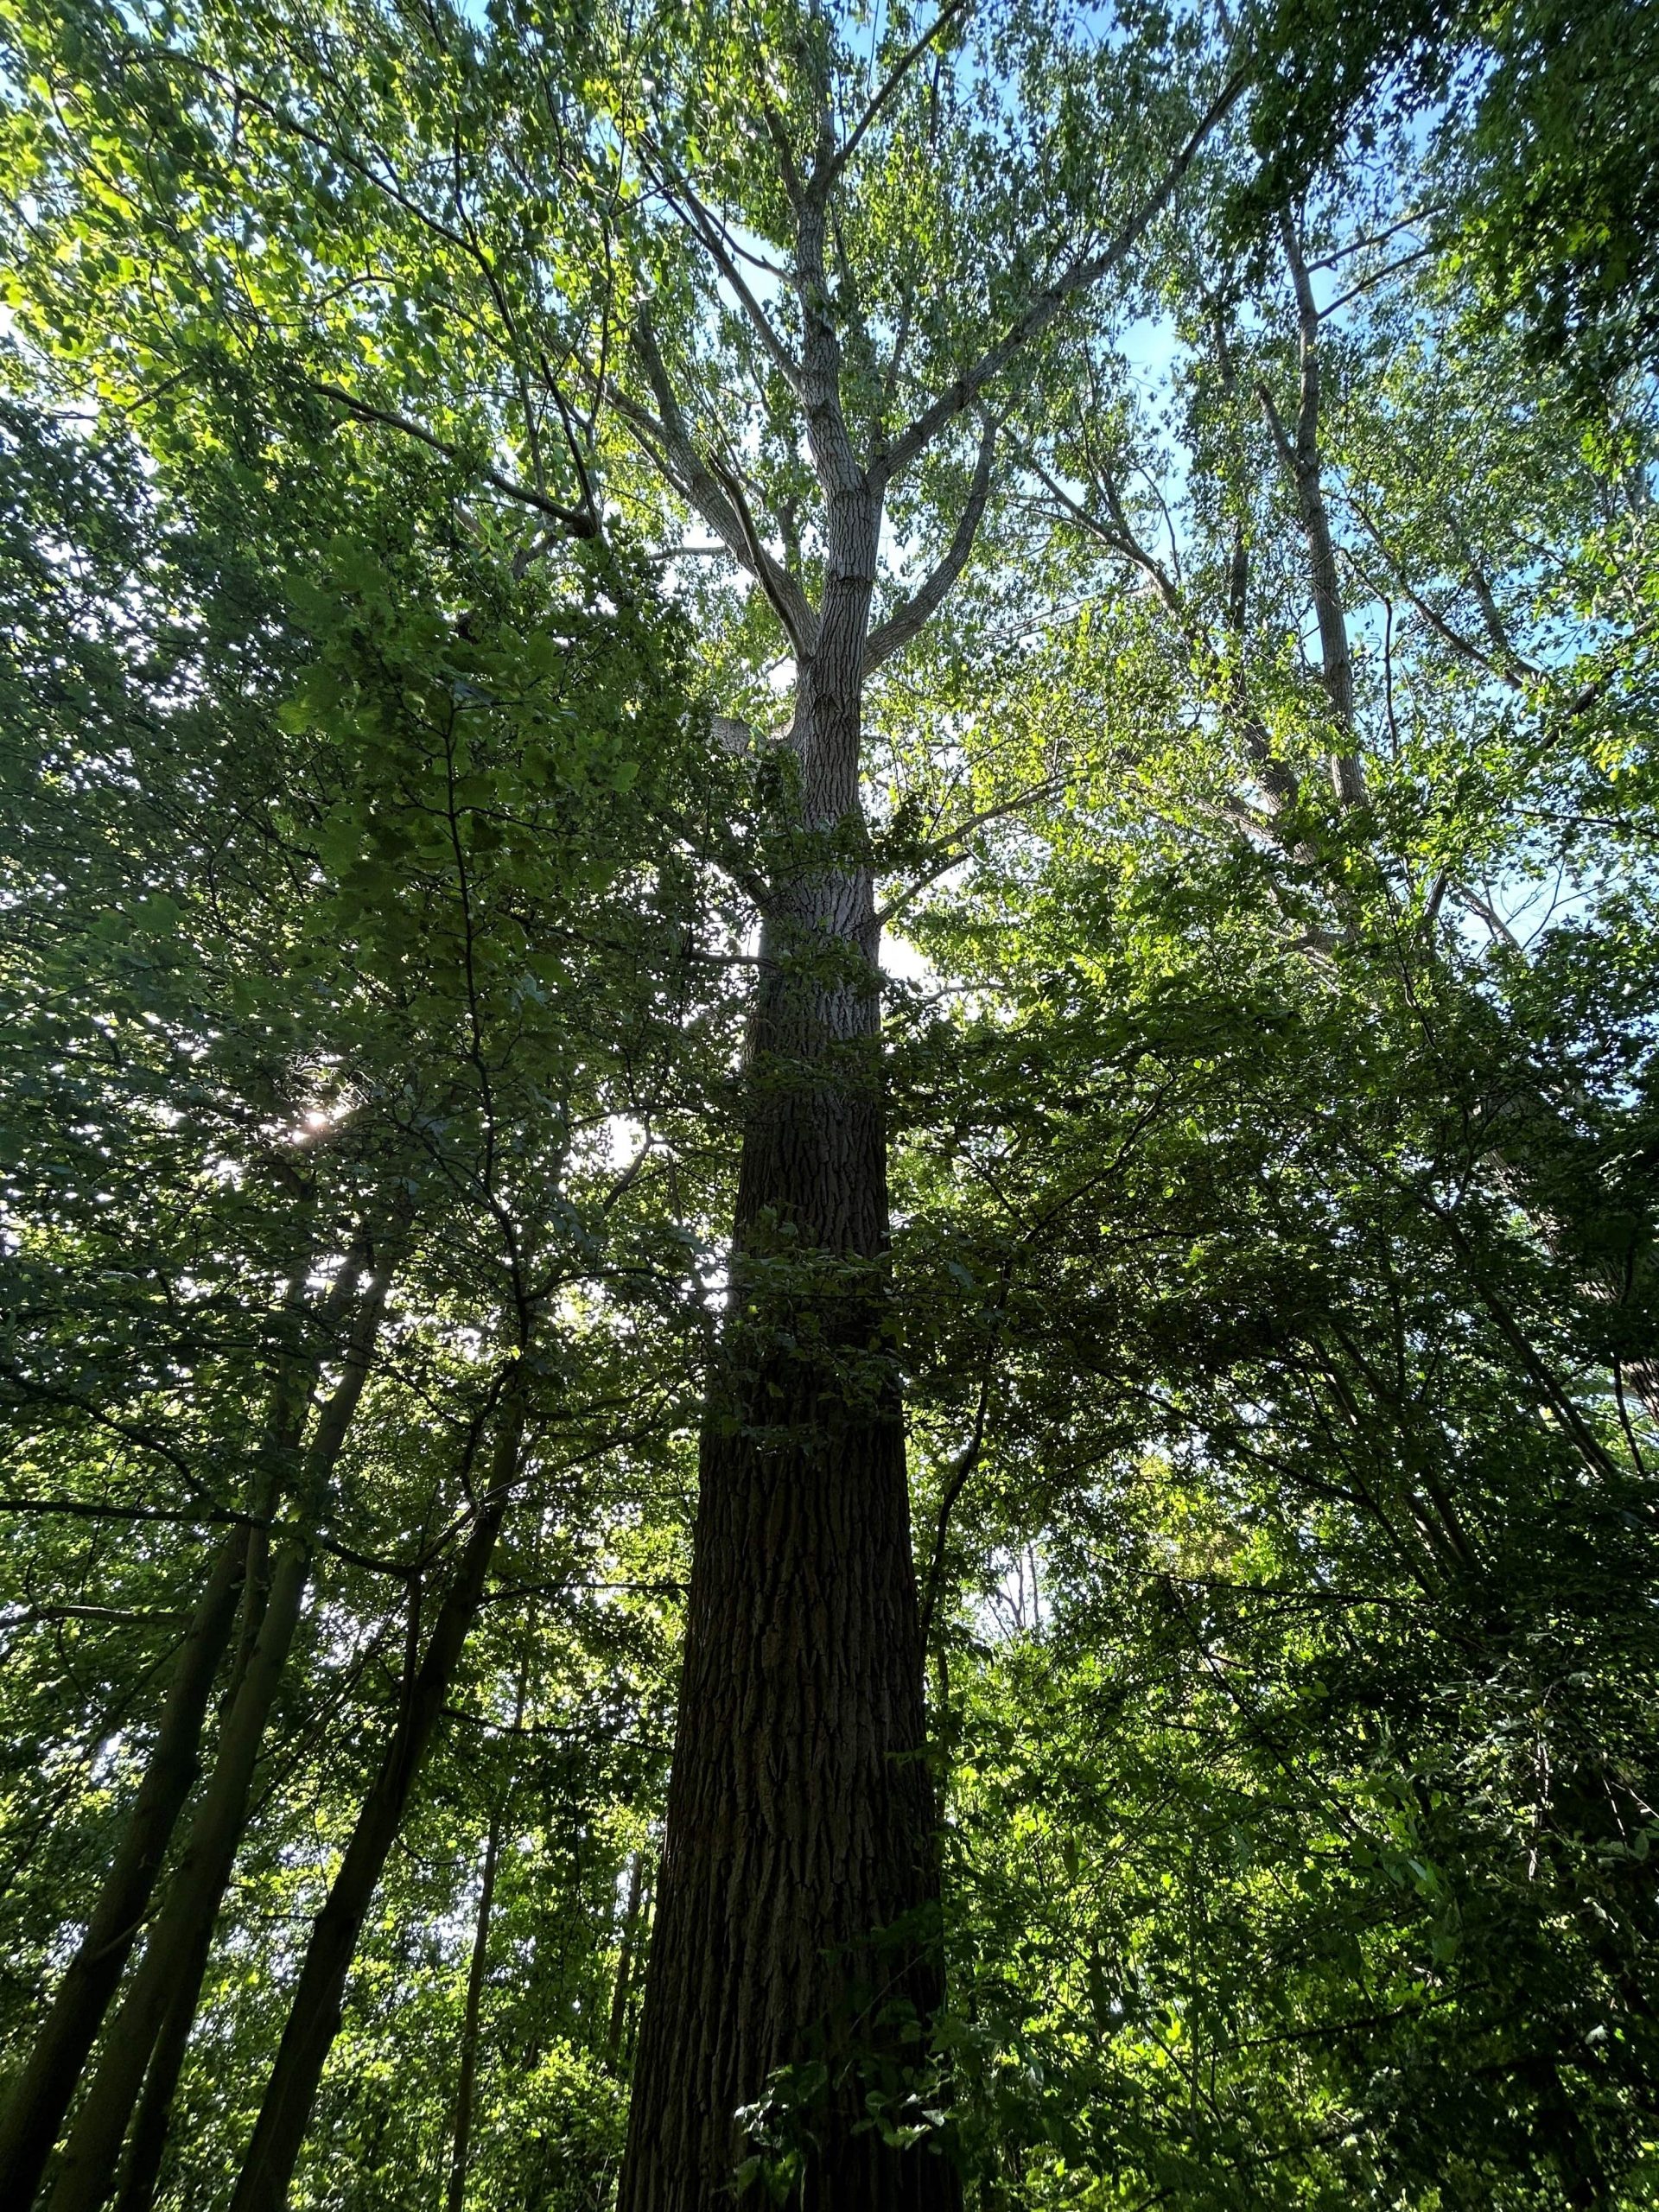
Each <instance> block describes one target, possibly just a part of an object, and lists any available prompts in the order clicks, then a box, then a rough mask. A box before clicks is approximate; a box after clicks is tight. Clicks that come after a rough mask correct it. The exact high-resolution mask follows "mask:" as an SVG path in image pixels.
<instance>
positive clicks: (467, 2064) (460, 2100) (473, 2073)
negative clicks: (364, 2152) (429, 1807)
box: [443, 1806, 501, 2212]
mask: <svg viewBox="0 0 1659 2212" xmlns="http://www.w3.org/2000/svg"><path fill="white" fill-rule="evenodd" d="M500 1859H501V1810H500V1808H499V1806H498V1807H497V1808H496V1809H495V1811H494V1812H493V1813H492V1814H491V1815H490V1832H489V1836H488V1840H486V1843H485V1846H484V1873H483V1878H482V1880H481V1881H480V1885H479V1892H478V1919H477V1921H476V1922H475V1923H474V1929H473V1955H472V1958H471V1960H470V1961H469V1962H468V1965H467V2006H466V2011H465V2012H464V2013H463V2014H462V2017H461V2051H460V2056H459V2063H458V2065H457V2067H456V2069H455V2113H454V2128H453V2132H452V2133H451V2135H450V2139H449V2182H448V2188H447V2189H446V2190H445V2191H444V2198H443V2202H444V2208H445V2212H462V2207H463V2206H464V2205H465V2203H466V2202H467V2160H468V2158H469V2157H470V2156H471V2152H472V2145H473V2107H474V2100H475V2096H476V2091H477V2083H478V2031H479V2019H480V2014H481V2012H482V2011H483V2005H484V1977H485V1974H486V1970H487V1968H488V1966H489V1959H490V1916H491V1915H492V1913H493V1911H494V1910H495V1873H496V1868H497V1866H499V1864H500Z"/></svg>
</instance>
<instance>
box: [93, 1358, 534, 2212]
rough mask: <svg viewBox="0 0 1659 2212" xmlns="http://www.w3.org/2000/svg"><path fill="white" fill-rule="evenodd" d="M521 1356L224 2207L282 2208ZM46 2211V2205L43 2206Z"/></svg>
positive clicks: (447, 1642) (513, 1415)
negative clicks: (478, 1491) (474, 1503)
mask: <svg viewBox="0 0 1659 2212" xmlns="http://www.w3.org/2000/svg"><path fill="white" fill-rule="evenodd" d="M522 1366H523V1362H522V1360H521V1361H518V1362H515V1364H514V1374H513V1377H512V1380H511V1381H510V1383H509V1384H508V1388H507V1391H506V1393H505V1396H504V1401H503V1404H502V1408H501V1416H500V1423H501V1425H500V1427H499V1431H498V1433H497V1439H496V1446H495V1452H494V1454H493V1464H492V1467H491V1471H490V1488H489V1491H488V1494H487V1496H486V1497H485V1498H484V1500H483V1501H482V1502H481V1503H480V1508H479V1511H478V1515H477V1517H476V1519H475V1520H474V1522H473V1527H472V1533H471V1534H470V1535H469V1536H468V1537H467V1542H466V1545H465V1547H464V1548H463V1550H462V1552H461V1559H460V1560H459V1562H458V1563H457V1566H456V1568H455V1572H454V1577H453V1579H452V1580H451V1581H450V1585H449V1587H448V1590H447V1591H446V1592H445V1593H444V1598H443V1603H442V1605H440V1607H439V1608H438V1617H437V1619H436V1621H435V1623H434V1624H433V1628H432V1633H431V1635H430V1637H429V1638H428V1640H427V1646H426V1649H425V1652H424V1653H423V1656H422V1659H421V1663H420V1666H419V1668H418V1669H417V1670H416V1675H415V1679H414V1681H413V1682H412V1683H411V1684H410V1690H409V1694H408V1696H407V1698H406V1699H405V1700H404V1708H403V1711H402V1713H401V1714H400V1715H399V1718H398V1721H397V1728H396V1730H395V1731H394V1732H393V1735H392V1739H391V1743H390V1745H388V1746H387V1749H386V1752H385V1758H384V1759H383V1760H382V1762H381V1765H380V1770H379V1772H378V1774H377V1775H376V1776H375V1778H374V1782H373V1783H372V1787H371V1789H370V1790H369V1794H368V1796H366V1797H365V1799H364V1801H363V1806H362V1809H361V1810H360V1812H359V1815H358V1819H357V1826H356V1827H355V1828H354V1829H353V1834H352V1840H351V1842H350V1843H349V1844H348V1845H347V1847H346V1856H345V1858H344V1859H342V1861H341V1862H340V1872H338V1873H337V1874H336V1875H335V1877H334V1887H333V1888H332V1889H331V1890H330V1891H329V1892H328V1898H327V1903H326V1904H324V1906H323V1908H322V1910H321V1913H319V1914H318V1916H317V1918H316V1921H315V1924H314V1925H313V1927H312V1930H311V1940H310V1942H309V1943H308V1945H307V1947H306V1954H305V1963H304V1964H303V1966H302V1967H301V1969H300V1979H299V1983H298V1986H297V1987H296V1990H295V1993H294V2001H293V2004H292V2005H290V2007H289V2015H288V2024H287V2025H286V2027H285V2028H284V2029H283V2040H282V2044H281V2047H280V2049H279V2050H278V2051H277V2063H276V2064H275V2066H274V2067H273V2068H272V2069H271V2075H270V2082H268V2083H267V2084H266V2088H265V2094H264V2102H263V2103H262V2105H261V2106H260V2109H259V2118H258V2121H257V2125H256V2126H255V2128H254V2132H253V2139H252V2141H251V2143H250V2145H248V2151H247V2155H246V2157H245V2158H244V2160H243V2164H242V2171H241V2172H240V2174H239V2175H238V2177H237V2184H236V2193H235V2195H234V2196H233V2197H232V2200H231V2212H282V2209H283V2207H284V2206H285V2205H286V2204H287V2202H288V2190H289V2182H290V2180H291V2179H292V2177H293V2172H294V2167H295V2163H296V2160H297V2158H298V2157H299V2153H300V2145H302V2142H303V2141H304V2139H305V2131H306V2128H307V2126H308V2124H309V2122H310V2118H311V2108H312V2106H313V2105H314V2103H315V2101H316V2094H317V2085H318V2083H319V2082H321V2078H322V2069H323V2065H324V2063H325V2061H326V2060H327V2056H328V2052H329V2049H330V2047H331V2046H332V2044H333V2043H334V2037H335V2036H336V2034H337V2033H338V2032H339V2030H340V2011H341V2004H342V2000H343V1999H344V1996H345V1991H346V1974H347V1973H348V1972H349V1971H350V1967H351V1963H352V1957H353V1953H354V1952H355V1950H356V1948H357V1942H358V1937H359V1935H360V1934H361V1932H362V1928H363V1923H364V1920H365V1917H366V1916H367V1913H368V1910H369V1906H370V1904H371V1902H372V1899H373V1897H374V1892H375V1889H376V1886H377V1885H378V1882H379V1879H380V1876H381V1873H382V1872H383V1870H384V1869H385V1863H386V1857H387V1854H388V1853H389V1852H390V1851H391V1847H392V1844H393V1842H394V1840H396V1838H397V1830H398V1828H399V1827H400V1826H401V1825H402V1821H403V1817H404V1811H405V1809H406V1808H407V1806H408V1803H409V1796H410V1789H412V1787H413V1786H414V1782H415V1777H416V1775H417V1774H418V1773H419V1771H420V1768H421V1763H422V1760H423V1758H424V1757H425V1754H426V1751H427V1747H428V1745H429V1743H430V1741H431V1738H432V1732H433V1730H434V1728H435V1726H436V1724H437V1720H438V1717H439V1715H440V1713H442V1709H443V1705H444V1701H445V1700H446V1698H447V1697H448V1694H449V1687H450V1684H451V1683H452V1682H453V1681H454V1675H455V1669H456V1667H457V1666H458V1664H459V1663H460V1660H461V1651H462V1649H463V1648H464V1646H465V1644H466V1641H467V1632H468V1631H469V1630H470V1629H471V1627H472V1625H473V1622H474V1618H476V1616H477V1613H478V1608H479V1604H480V1599H482V1597H483V1594H484V1581H485V1577H486V1574H487V1573H488V1571H489V1565H490V1560H491V1558H492V1556H493V1553H494V1550H495V1543H496V1538H497V1537H498V1535H499V1534H500V1530H501V1523H502V1522H503V1520H504V1519H505V1516H506V1511H507V1507H508V1505H509V1503H511V1501H512V1490H513V1485H514V1483H515V1480H516V1478H517V1474H518V1454H519V1446H520V1441H521V1440H522V1437H523V1434H524V1415H525V1402H524V1389H523V1386H522V1382H521V1380H520V1375H519V1370H521V1369H522ZM53 2212H57V2209H56V2207H55V2206H54V2208H53Z"/></svg>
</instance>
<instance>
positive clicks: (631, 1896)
mask: <svg viewBox="0 0 1659 2212" xmlns="http://www.w3.org/2000/svg"><path fill="white" fill-rule="evenodd" d="M644 1905H645V1853H644V1852H643V1851H636V1852H635V1853H634V1854H633V1857H632V1859H631V1860H630V1861H629V1862H628V1901H627V1904H626V1907H625V1908H624V1910H623V1914H622V1945H621V1948H620V1951H619V1952H618V1954H617V1960H616V1985H615V1986H614V1988H613V1990H612V1992H611V2024H610V2026H609V2028H608V2030H607V2032H606V2037H605V2056H606V2058H607V2061H608V2062H609V2063H610V2064H611V2065H613V2066H614V2065H615V2064H616V2062H617V2060H618V2059H619V2058H620V2056H622V2038H623V2036H624V2034H625V2032H626V2028H627V2024H628V1993H629V1991H630V1989H631V1988H632V1983H633V1955H634V1950H635V1947H636V1946H637V1944H638V1942H639V1916H640V1913H641V1911H642V1910H644ZM452 2212H454V2208H452Z"/></svg>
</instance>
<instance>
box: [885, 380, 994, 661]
mask: <svg viewBox="0 0 1659 2212" xmlns="http://www.w3.org/2000/svg"><path fill="white" fill-rule="evenodd" d="M995 451H996V425H995V423H987V424H986V425H985V430H984V435H983V436H982V438H981V439H980V442H979V458H978V459H977V460H976V461H975V463H974V474H973V480H972V482H971V483H970V484H969V486H968V497H967V499H966V500H965V501H964V502H963V510H962V512H961V514H960V515H959V516H958V517H957V527H956V530H955V531H954V532H953V533H952V535H951V539H950V544H949V545H948V546H946V548H945V550H944V553H943V554H942V555H941V556H940V558H939V561H938V565H937V566H936V567H935V568H934V569H933V570H932V572H931V575H928V576H927V577H926V578H925V580H924V581H923V582H921V583H920V584H918V586H917V588H916V589H915V590H914V591H913V592H912V594H911V595H910V597H909V598H908V599H906V601H903V603H902V604H901V605H900V606H899V607H895V608H894V609H893V613H891V614H890V615H889V616H888V617H887V620H886V621H885V622H881V623H878V624H877V626H876V627H875V628H874V630H872V631H871V632H870V634H869V636H868V638H867V639H865V640H864V663H863V670H864V674H865V675H866V676H868V675H869V674H870V673H871V671H873V670H874V669H878V668H880V665H881V664H882V662H883V661H885V660H891V659H892V658H893V655H894V654H895V653H896V652H902V651H903V649H904V648H905V646H906V645H908V644H909V643H910V641H911V639H912V638H913V637H914V636H915V635H916V632H918V630H919V629H920V628H921V627H922V625H923V624H924V623H925V622H926V621H928V620H930V619H931V616H932V615H933V613H935V612H936V610H937V609H938V607H940V606H941V605H942V604H943V603H944V597H945V594H946V593H947V592H949V591H950V588H951V586H952V585H953V584H954V583H955V582H956V581H957V577H958V576H959V575H961V574H962V572H963V569H964V568H965V567H966V566H967V564H968V556H969V554H970V553H971V552H972V551H973V550H974V540H975V538H976V537H977V536H978V535H979V525H980V523H981V521H982V519H983V517H984V513H985V503H986V501H987V499H989V497H990V492H991V461H992V459H993V457H994V455H995Z"/></svg>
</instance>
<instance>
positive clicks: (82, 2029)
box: [0, 1268, 356, 2205]
mask: <svg viewBox="0 0 1659 2212" xmlns="http://www.w3.org/2000/svg"><path fill="white" fill-rule="evenodd" d="M355 1280H356V1276H355V1271H354V1270H353V1268H346V1269H345V1270H342V1273H341V1274H340V1281H339V1282H338V1283H337V1284H336V1285H335V1287H334V1290H333V1291H331V1293H330V1294H329V1295H328V1297H327V1299H326V1300H324V1302H323V1304H322V1306H321V1309H320V1310H319V1311H318V1313H316V1314H315V1316H314V1317H313V1322H312V1332H313V1335H314V1338H315V1341H314V1342H313V1343H312V1344H310V1346H309V1347H308V1348H306V1349H303V1350H302V1349H299V1348H296V1347H295V1346H293V1345H289V1347H288V1348H287V1349H286V1350H285V1351H283V1354H282V1357H281V1358H280V1360H279V1362H278V1365H277V1377H276V1381H275V1383H274V1384H273V1387H272V1391H271V1398H270V1406H269V1408H268V1410H267V1413H266V1415H265V1421H264V1436H263V1438H262V1440H261V1442H260V1446H259V1451H258V1459H257V1466H258V1469H259V1471H260V1476H261V1481H262V1482H263V1484H264V1487H265V1488H269V1487H270V1485H271V1484H272V1483H273V1482H275V1483H277V1484H280V1482H281V1481H282V1479H283V1471H284V1469H285V1466H286V1463H287V1461H288V1460H289V1458H290V1457H291V1455H292V1454H293V1452H295V1450H296V1447H297V1446H298V1442H299V1439H300V1436H301V1433H302V1430H303V1428H304V1425H305V1421H306V1417H307V1415H308V1413H309V1411H310V1408H311V1402H312V1397H313V1395H314V1392H315V1386H316V1380H317V1376H318V1372H319V1370H320V1369H321V1363H322V1357H323V1353H324V1351H326V1350H327V1346H328V1344H329V1342H330V1340H331V1338H332V1336H333V1333H334V1331H335V1329H336V1328H337V1327H338V1325H339V1323H340V1318H341V1315H342V1314H343V1313H344V1311H345V1307H346V1300H347V1299H348V1298H349V1295H350V1293H351V1290H352V1287H353V1284H354V1282H355ZM284 1319H286V1320H288V1321H289V1322H296V1321H300V1320H303V1319H304V1315H303V1293H302V1291H299V1290H296V1292H295V1293H294V1294H293V1295H292V1296H291V1298H290V1300H289V1311H288V1312H287V1313H285V1315H284ZM260 1495H261V1484H260V1483H259V1482H256V1484H255V1495H254V1497H253V1499H252V1503H253V1507H254V1512H255V1516H256V1519H257V1516H258V1514H259V1512H260V1510H262V1509H261V1506H260ZM256 1534H257V1532H256V1531H254V1530H251V1529H249V1528H246V1527H244V1526H242V1525H241V1524H240V1523H238V1525H237V1526H235V1527H234V1528H232V1529H230V1530H229V1531H228V1532H227V1533H226V1535H225V1537H224V1539H223V1541H221V1543H220V1544H219V1548H218V1549H217V1550H216V1552H215V1553H214V1554H213V1563H212V1566H211V1567H210V1568H209V1570H208V1574H207V1581H206V1583H205V1584H204V1586H203V1588H202V1592H201V1595H200V1598H199V1599H198V1600H197V1603H196V1606H195V1610H194V1612H193V1613H192V1615H191V1618H190V1625H189V1628H188V1630H187V1631H186V1635H185V1638H184V1642H183V1644H182V1645H181V1649H180V1652H179V1657H178V1662H177V1665H176V1667H175V1670H174V1675H173V1680H172V1683H171V1685H170V1687H169V1688H168V1696H167V1702H166V1704H165V1706H164V1707H163V1708H162V1715H161V1719H160V1723H159V1725H158V1726H157V1729H156V1741H155V1744H154V1746H153V1748H152V1750H151V1751H150V1755H149V1764H148V1766H147V1767H146V1768H145V1770H144V1777H143V1782H142V1783H140V1784H139V1788H138V1793H137V1796H136V1798H135V1799H134V1801H133V1806H132V1811H131V1813H130V1815H129V1816H128V1820H127V1825H126V1827H125V1830H124V1833H123V1835H122V1838H121V1840H120V1842H119V1844H118V1846H117V1847H116V1851H115V1854H114V1856H113V1858H112V1859H111V1861H110V1864H109V1866H108V1869H107V1871H106V1872H105V1878H104V1883H103V1886H102V1888H101V1889H100V1890H99V1894H98V1897H97V1899H96V1901H95V1902H94V1904H93V1906H92V1911H91V1913H90V1915H89V1916H88V1918H87V1923H86V1934H85V1935H84V1936H82V1938H81V1941H80V1943H79V1948H77V1950H76V1952H75V1955H74V1956H73V1959H72V1960H71V1961H70V1962H69V1965H68V1967H67V1968H66V1970H65V1973H64V1976H63V1980H61V1981H60V1983H59V1985H58V1988H57V1992H56V1993H55V1995H54V1998H53V1999H52V2003H51V2005H49V2007H48V2010H47V2012H46V2014H45V2017H44V2018H43V2019H42V2021H41V2027H40V2031H39V2033H38V2034H37V2036H36V2037H35V2043H34V2046H33V2048H32V2049H31V2050H30V2051H29V2056H28V2058H27V2059H26V2060H25V2062H24V2063H23V2065H22V2068H21V2069H20V2070H19V2072H18V2074H17V2075H16V2079H15V2082H14V2083H13V2086H12V2088H11V2091H10V2094H9V2095H8V2097H7V2099H6V2101H5V2107H4V2110H3V2112H0V2204H17V2205H27V2204H29V2203H31V2202H33V2201H34V2197H35V2191H36V2190H38V2188H39V2187H40V2183H41V2175H42V2174H43V2173H44V2171H45V2170H46V2163H47V2160H48V2158H49V2157H50V2156H51V2153H52V2146H53V2145H54V2143H55V2142H56V2141H57V2139H58V2135H59V2133H60V2129H61V2127H62V2126H63V2121H64V2118H65V2115H66V2114H67V2112H68V2110H69V2107H70V2105H71V2104H72V2103H73V2100H74V2094H75V2091H76V2088H78V2086H79V2082H80V2078H81V2075H82V2073H83V2071H84V2070H85V2068H86V2061H87V2058H88V2057H89V2056H90V2055H91V2052H92V2045H93V2044H94V2043H95V2042H96V2041H97V2039H98V2033H99V2029H100V2028H101V2027H102V2025H103V2024H104V2018H105V2013H106V2012H108V2010H109V2007H110V2002H111V1999H112V1998H113V1997H114V1995H115V1992H116V1988H117V1986H118V1983H119V1982H120V1980H121V1975H122V1972H123V1969H124V1967H125V1966H126V1962H127V1959H128V1957H129V1955H130V1952H131V1950H132V1947H133V1945H134V1943H135V1942H136V1941H137V1936H138V1932H139V1930H140V1929H141V1928H142V1927H143V1922H144V1915H145V1913H146V1912H147V1910H149V1902H150V1897H151V1896H152V1894H153V1892H154V1891H155V1887H156V1881H157V1879H158V1878H159V1877H160V1874H161V1870H162V1862H163V1860H164V1859H165V1857H166V1854H167V1849H168V1844H169V1843H170V1842H171V1840H172V1837H173V1831H174V1828H175V1826H176V1825H177V1821H178V1817H179V1815H180V1813H181V1811H182V1810H183V1808H184V1804H185V1801H186V1800H187V1798H188V1796H189V1794H190V1790H191V1788H192V1785H193V1784H194V1782H195V1779H196V1777H197V1775H198V1773H199V1772H200V1765H201V1736H202V1730H203V1726H204V1725H205V1723H206V1719H207V1701H208V1699H209V1697H210V1696H211V1695H212V1694H213V1683H214V1681H215V1680H216V1678H217V1676H218V1674H219V1663H220V1662H221V1660H222V1659H223V1658H224V1656H225V1651H226V1645H227V1644H228V1643H229V1642H230V1639H231V1633H232V1629H233V1627H234V1625H235V1621H236V1611H237V1600H238V1593H239V1592H241V1591H242V1589H243V1587H244V1584H245V1573H246V1569H247V1565H248V1560H249V1548H250V1543H251V1541H254V1540H255V1537H256Z"/></svg>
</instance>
